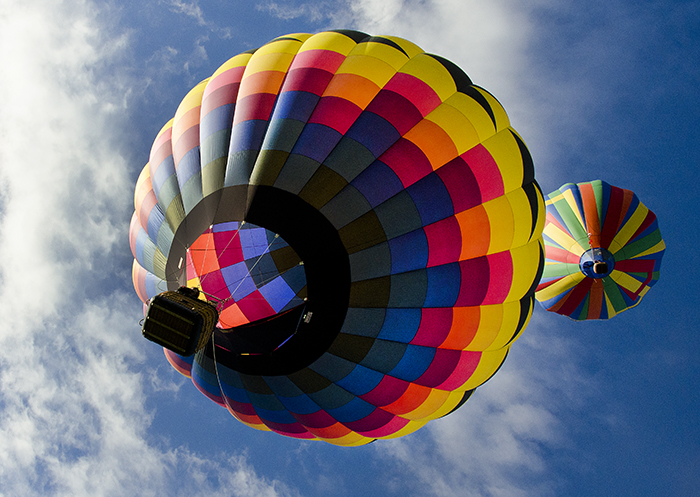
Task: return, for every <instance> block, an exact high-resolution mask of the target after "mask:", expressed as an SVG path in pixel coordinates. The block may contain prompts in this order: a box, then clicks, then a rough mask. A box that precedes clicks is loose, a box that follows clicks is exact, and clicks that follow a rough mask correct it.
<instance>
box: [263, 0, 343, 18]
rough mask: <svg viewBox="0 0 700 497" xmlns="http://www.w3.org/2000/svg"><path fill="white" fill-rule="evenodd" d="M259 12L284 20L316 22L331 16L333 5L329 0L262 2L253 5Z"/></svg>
mask: <svg viewBox="0 0 700 497" xmlns="http://www.w3.org/2000/svg"><path fill="white" fill-rule="evenodd" d="M255 8H256V9H257V10H259V11H261V12H266V13H268V14H270V15H271V16H273V17H276V18H278V19H284V20H291V19H299V18H304V20H305V21H306V22H317V21H321V20H323V19H327V18H328V17H330V16H331V14H330V13H329V12H332V11H333V9H334V5H333V4H332V3H329V2H323V1H321V2H313V3H301V4H299V3H294V4H290V3H286V2H264V3H258V4H256V5H255Z"/></svg>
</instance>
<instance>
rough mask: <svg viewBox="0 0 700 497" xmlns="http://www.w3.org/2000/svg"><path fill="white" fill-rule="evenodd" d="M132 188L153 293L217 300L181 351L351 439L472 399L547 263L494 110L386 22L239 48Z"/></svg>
mask: <svg viewBox="0 0 700 497" xmlns="http://www.w3.org/2000/svg"><path fill="white" fill-rule="evenodd" d="M135 204H136V212H135V213H134V216H133V218H132V223H131V229H130V241H131V248H132V251H133V253H134V258H135V261H134V265H133V280H134V286H135V288H136V291H137V293H138V295H139V296H140V298H141V300H142V301H143V302H148V301H149V300H151V299H153V298H155V297H156V296H158V295H159V294H160V293H161V292H163V291H165V290H170V291H174V290H176V289H177V288H178V287H181V286H183V287H190V288H197V289H199V290H201V292H202V294H201V295H204V296H205V297H206V299H207V300H209V301H210V302H212V303H213V305H216V306H217V310H218V312H219V317H218V319H219V322H218V328H217V329H216V330H215V331H214V333H213V338H212V340H209V341H208V342H207V344H206V346H205V347H204V348H202V349H200V350H199V351H198V352H197V353H196V354H195V355H194V356H189V357H187V356H185V355H178V354H176V353H174V352H172V351H171V350H168V349H166V350H165V353H166V356H167V358H168V360H169V361H170V363H171V364H172V365H173V366H174V367H175V368H176V369H177V370H178V371H180V372H182V373H183V374H185V375H188V376H191V378H192V381H193V382H194V384H195V385H196V387H197V388H198V389H199V390H201V391H202V392H203V393H204V394H205V395H206V396H207V397H209V398H210V399H212V400H213V401H214V402H217V403H219V404H220V405H222V406H225V407H226V408H228V410H229V411H230V412H231V414H232V415H233V416H235V417H236V418H237V419H238V420H240V421H241V422H243V423H245V424H246V425H248V426H251V427H253V428H257V429H261V430H272V431H275V432H277V433H280V434H282V435H286V436H290V437H296V438H301V439H317V440H324V441H327V442H330V443H333V444H338V445H362V444H366V443H369V442H371V441H373V440H375V439H378V438H391V437H398V436H401V435H405V434H408V433H411V432H413V431H415V430H417V429H418V428H420V427H422V426H424V425H425V424H426V423H427V422H428V421H430V420H432V419H436V418H439V417H441V416H444V415H446V414H448V413H450V412H451V411H453V410H455V409H456V408H458V407H459V406H460V405H462V404H463V403H464V401H466V399H467V398H469V396H470V394H471V392H472V391H473V390H474V389H475V388H476V387H478V386H479V385H481V384H483V383H484V382H485V381H486V380H488V379H489V378H490V377H491V376H492V375H493V374H494V373H495V372H496V371H497V369H498V368H499V367H500V365H501V364H502V363H503V361H504V360H505V358H506V355H507V354H508V351H509V350H510V346H511V345H512V343H513V342H514V341H515V340H516V339H517V338H518V336H520V334H521V333H522V331H523V330H524V329H525V327H526V325H527V323H528V321H529V319H530V316H531V313H532V307H533V304H534V291H535V286H536V284H537V282H538V281H539V279H540V276H541V271H542V268H543V265H544V253H543V246H542V237H541V232H542V227H543V226H544V198H543V195H542V194H541V191H540V189H539V186H538V185H537V183H536V182H535V178H534V168H533V164H532V159H531V157H530V154H529V152H528V150H527V147H526V146H525V144H524V142H523V140H522V139H521V138H520V137H519V136H518V134H517V133H516V132H515V131H514V130H513V128H511V126H510V123H509V121H508V117H507V115H506V113H505V111H504V110H503V108H502V107H501V105H500V104H499V103H498V101H497V100H496V99H495V98H494V97H493V96H492V95H491V94H490V93H488V92H487V91H486V90H484V89H482V88H480V87H478V86H475V85H473V84H472V82H471V80H470V79H469V78H468V77H467V75H466V74H464V72H462V70H461V69H459V68H458V67H457V66H455V65H454V64H453V63H451V62H449V61H447V60H445V59H443V58H441V57H438V56H435V55H431V54H427V53H425V52H423V51H422V50H421V49H420V48H419V47H417V46H416V45H414V44H413V43H411V42H409V41H407V40H404V39H401V38H396V37H391V36H385V37H373V36H369V35H367V34H364V33H359V32H356V31H329V32H324V33H319V34H315V35H310V34H291V35H287V36H283V37H280V38H277V39H275V40H273V41H271V42H269V43H268V44H266V45H265V46H263V47H261V48H259V49H257V50H251V51H250V52H247V53H243V54H240V55H237V56H235V57H233V58H232V59H230V60H229V61H228V62H226V63H225V64H224V65H222V66H221V67H220V68H219V69H218V70H217V71H216V72H215V73H214V75H213V76H212V77H211V78H209V79H207V80H205V81H203V82H202V83H201V84H199V85H197V86H196V87H195V88H194V89H193V90H192V91H191V92H190V93H189V94H188V95H187V96H186V97H185V98H184V99H183V101H182V103H181V104H180V106H179V108H178V110H177V112H176V113H175V117H174V119H173V120H172V121H170V122H169V123H167V124H166V125H165V126H164V127H163V129H162V130H161V131H160V133H159V134H158V136H157V137H156V139H155V142H154V144H153V147H152V150H151V155H150V160H149V163H148V164H147V165H146V167H145V168H144V169H143V171H142V173H141V175H140V177H139V179H138V182H137V185H136V192H135ZM175 293H177V292H175ZM200 328H201V325H200Z"/></svg>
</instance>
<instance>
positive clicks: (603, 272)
mask: <svg viewBox="0 0 700 497" xmlns="http://www.w3.org/2000/svg"><path fill="white" fill-rule="evenodd" d="M579 266H580V268H581V272H582V273H583V274H585V275H586V276H587V277H589V278H595V279H600V278H605V277H606V276H609V275H610V273H612V271H613V269H614V268H615V258H614V257H613V255H612V254H611V253H610V251H608V250H607V249H604V248H600V247H596V248H592V249H589V250H587V251H585V252H584V253H583V255H582V256H581V260H580V262H579Z"/></svg>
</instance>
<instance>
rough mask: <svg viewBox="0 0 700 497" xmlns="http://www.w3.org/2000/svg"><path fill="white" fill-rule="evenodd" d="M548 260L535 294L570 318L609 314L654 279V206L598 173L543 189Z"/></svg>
mask: <svg viewBox="0 0 700 497" xmlns="http://www.w3.org/2000/svg"><path fill="white" fill-rule="evenodd" d="M546 204H547V220H546V224H545V228H544V241H545V254H546V263H545V269H544V274H543V276H542V280H541V281H540V284H539V286H538V287H537V293H536V297H537V300H538V301H539V302H540V303H541V304H542V306H543V307H544V308H545V309H547V310H548V311H552V312H556V313H559V314H563V315H565V316H568V317H570V318H572V319H576V320H585V319H609V318H611V317H613V316H616V315H617V314H619V313H620V312H622V311H624V310H627V309H629V308H630V307H634V306H635V305H637V304H638V303H639V302H640V301H641V299H642V297H643V296H644V295H646V293H647V292H648V291H649V288H651V286H652V285H654V284H655V283H656V282H657V280H658V279H659V268H660V266H661V257H662V256H663V253H664V249H665V244H664V241H663V240H662V239H661V232H660V231H659V226H658V222H657V220H656V216H655V215H654V213H653V212H651V211H650V210H649V209H647V208H646V207H645V206H644V204H642V203H641V202H640V201H639V198H637V195H635V194H634V193H633V192H631V191H630V190H625V189H622V188H618V187H615V186H611V185H609V184H607V183H606V182H604V181H600V180H596V181H591V182H587V183H578V184H572V183H567V184H565V185H563V186H562V187H561V188H559V190H556V191H554V192H552V193H550V194H549V195H548V200H547V202H546Z"/></svg>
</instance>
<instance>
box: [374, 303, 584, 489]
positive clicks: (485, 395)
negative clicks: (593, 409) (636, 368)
mask: <svg viewBox="0 0 700 497" xmlns="http://www.w3.org/2000/svg"><path fill="white" fill-rule="evenodd" d="M547 321H548V320H547V319H545V320H540V319H539V318H538V316H536V317H535V322H534V323H531V327H530V328H529V329H528V331H527V333H526V335H524V336H523V337H522V338H521V339H520V340H519V341H518V342H517V343H516V344H515V346H514V347H513V349H512V351H511V354H510V356H509V358H508V360H507V361H506V363H505V365H504V366H503V367H502V368H501V370H499V372H498V373H497V374H496V376H494V377H493V378H492V379H491V380H489V382H488V383H487V384H486V385H484V386H482V387H480V388H479V389H477V391H476V392H475V393H474V394H473V396H472V398H471V399H470V400H469V401H468V402H467V403H466V404H465V405H464V406H462V407H461V408H460V409H459V410H458V411H457V412H455V413H453V414H451V415H449V416H447V417H446V418H444V419H441V420H438V421H434V422H433V423H432V424H430V425H429V426H428V427H427V428H426V429H425V430H424V431H423V432H419V433H418V434H416V435H414V436H411V437H408V438H406V439H400V440H397V441H392V442H390V443H386V444H383V445H381V446H379V447H378V450H379V451H380V452H383V453H385V454H386V455H387V456H389V458H390V460H393V461H394V462H395V463H396V464H397V473H396V474H395V478H396V479H397V480H399V481H401V482H402V485H406V484H409V485H412V486H413V487H414V489H415V492H416V493H420V494H424V495H436V496H445V497H446V496H462V495H467V496H484V497H487V496H524V495H542V496H546V495H559V493H558V490H559V488H558V485H559V483H560V482H558V480H557V478H556V475H555V474H554V473H553V472H552V468H551V467H550V461H551V458H552V455H553V454H555V455H556V454H568V455H567V456H566V457H571V456H572V454H575V453H576V450H575V448H573V447H572V446H571V444H572V442H571V436H572V433H569V432H568V428H567V426H566V424H565V423H564V422H563V421H562V419H567V418H569V417H571V416H580V415H581V412H582V410H583V408H584V406H585V405H586V403H587V402H588V401H589V400H590V398H591V397H592V396H593V395H594V392H595V390H596V386H597V381H596V379H595V378H594V377H592V376H590V374H588V373H586V372H585V371H583V370H582V368H581V367H580V364H577V363H576V361H572V360H571V357H575V356H576V352H577V349H578V345H577V344H576V343H575V342H573V341H571V340H570V339H567V338H565V337H562V336H559V335H558V334H557V332H556V331H555V330H552V331H547V330H546V329H545V324H546V322H547ZM584 424H585V423H584Z"/></svg>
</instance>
